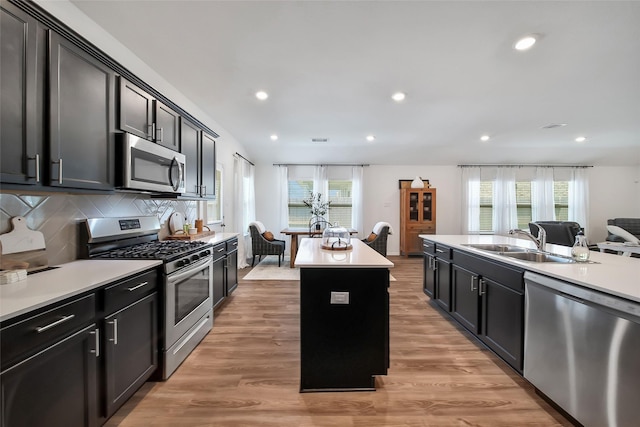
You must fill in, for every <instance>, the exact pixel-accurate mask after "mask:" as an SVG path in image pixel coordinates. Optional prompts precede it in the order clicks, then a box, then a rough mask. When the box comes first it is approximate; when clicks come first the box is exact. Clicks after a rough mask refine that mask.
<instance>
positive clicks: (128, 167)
mask: <svg viewBox="0 0 640 427" xmlns="http://www.w3.org/2000/svg"><path fill="white" fill-rule="evenodd" d="M122 138H123V141H122V143H121V149H122V159H121V161H122V162H123V165H122V166H123V175H124V176H123V182H122V187H124V188H125V189H132V190H149V191H158V192H163V193H184V191H185V184H184V176H185V174H184V168H185V163H186V158H185V156H184V154H181V153H178V152H176V151H173V150H170V149H168V148H165V147H162V146H161V145H158V144H154V143H153V142H149V141H147V140H146V139H142V138H138V137H137V136H135V135H131V134H129V133H125V134H122Z"/></svg>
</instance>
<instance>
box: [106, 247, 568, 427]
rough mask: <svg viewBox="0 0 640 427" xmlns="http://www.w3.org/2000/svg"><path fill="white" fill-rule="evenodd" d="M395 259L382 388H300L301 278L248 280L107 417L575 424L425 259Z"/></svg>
mask: <svg viewBox="0 0 640 427" xmlns="http://www.w3.org/2000/svg"><path fill="white" fill-rule="evenodd" d="M389 258H390V259H391V261H393V262H394V263H395V268H393V269H392V270H391V272H392V274H393V276H394V277H395V278H396V279H397V281H395V282H391V287H390V290H389V293H390V313H391V317H390V330H391V333H390V335H391V338H390V339H391V342H390V347H391V367H390V369H389V373H388V375H387V376H379V377H377V378H376V385H377V390H376V391H375V392H340V393H302V394H301V393H299V377H300V373H299V370H300V362H299V355H300V350H299V337H300V335H299V324H298V322H299V307H298V302H299V282H295V281H289V282H275V281H273V282H271V281H269V282H268V281H244V280H242V279H241V280H240V284H239V286H238V288H237V289H236V291H235V292H234V294H233V296H232V297H231V298H229V300H228V301H227V302H226V303H225V304H224V305H223V307H222V308H221V309H220V310H218V311H217V312H216V316H215V324H214V328H213V330H212V331H211V332H210V333H209V335H208V336H207V337H205V339H204V340H203V342H202V343H201V344H200V346H198V348H196V350H195V351H194V352H193V353H192V354H191V355H190V356H189V358H188V359H187V360H186V361H185V362H184V363H183V364H182V366H181V367H180V368H179V369H178V370H177V371H176V372H175V373H174V374H173V376H172V377H171V378H169V380H167V381H165V382H157V383H147V384H145V385H144V386H143V387H142V389H140V390H139V391H138V392H137V393H136V395H135V396H134V397H133V398H132V399H131V400H129V402H127V403H126V404H125V405H124V406H123V407H122V408H121V409H120V410H119V411H118V412H117V413H116V414H115V415H114V416H113V417H112V418H111V419H110V420H109V422H108V423H107V426H341V427H342V426H363V427H364V426H367V427H369V426H442V427H446V426H492V427H494V426H509V427H514V426H570V425H571V424H570V423H569V422H568V421H567V420H566V419H565V418H563V417H562V416H561V415H560V414H559V413H558V412H556V411H555V410H554V409H552V408H551V407H550V406H549V405H548V404H547V403H546V402H544V401H543V400H542V399H540V398H539V397H538V396H537V395H536V394H535V393H534V391H533V388H532V386H531V385H530V384H529V383H528V382H526V381H525V380H523V379H522V378H521V377H519V376H518V375H517V374H515V373H514V372H513V371H512V370H511V369H510V368H509V367H508V366H507V365H506V364H505V363H504V362H502V361H501V360H500V359H499V358H498V357H497V356H494V355H493V354H492V353H491V352H489V351H488V350H486V349H485V348H483V347H482V346H481V345H480V344H478V343H477V342H476V341H475V340H473V339H471V340H470V339H469V335H468V334H467V332H466V331H464V330H463V329H462V328H461V327H459V326H457V325H456V324H454V323H453V322H452V321H451V320H449V319H448V317H447V316H446V315H444V314H443V313H441V312H440V311H439V310H438V309H436V308H434V307H433V306H432V305H431V304H429V303H428V300H429V298H428V297H427V296H425V295H424V294H423V292H422V289H421V286H422V259H421V258H401V257H389ZM249 271H250V269H244V270H240V276H241V277H244V275H246V274H247V273H248V272H249Z"/></svg>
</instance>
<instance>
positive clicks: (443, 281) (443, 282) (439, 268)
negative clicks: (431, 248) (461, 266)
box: [435, 257, 451, 311]
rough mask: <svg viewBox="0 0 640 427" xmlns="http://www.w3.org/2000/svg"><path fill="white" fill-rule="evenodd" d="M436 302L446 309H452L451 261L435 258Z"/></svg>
mask: <svg viewBox="0 0 640 427" xmlns="http://www.w3.org/2000/svg"><path fill="white" fill-rule="evenodd" d="M435 266H436V268H435V276H436V280H435V295H436V303H437V304H438V305H439V306H440V307H442V308H444V309H445V310H446V311H451V262H449V261H446V260H444V259H442V258H439V257H436V258H435Z"/></svg>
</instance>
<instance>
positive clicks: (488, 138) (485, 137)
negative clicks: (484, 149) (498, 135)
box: [480, 135, 491, 142]
mask: <svg viewBox="0 0 640 427" xmlns="http://www.w3.org/2000/svg"><path fill="white" fill-rule="evenodd" d="M490 139H491V137H490V136H489V135H482V136H481V137H480V141H483V142H487V141H488V140H490Z"/></svg>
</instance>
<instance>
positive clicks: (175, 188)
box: [169, 157, 184, 191]
mask: <svg viewBox="0 0 640 427" xmlns="http://www.w3.org/2000/svg"><path fill="white" fill-rule="evenodd" d="M173 162H176V164H177V165H178V179H177V181H176V182H175V184H174V183H173V178H172V177H171V171H172V170H173ZM169 179H170V180H171V184H172V187H173V191H178V188H180V184H182V180H183V179H184V171H183V169H182V164H181V163H180V162H179V161H178V159H177V158H176V157H174V158H173V160H171V167H170V168H169Z"/></svg>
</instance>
